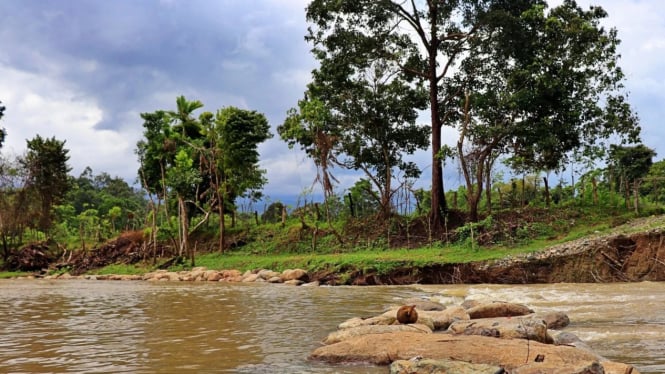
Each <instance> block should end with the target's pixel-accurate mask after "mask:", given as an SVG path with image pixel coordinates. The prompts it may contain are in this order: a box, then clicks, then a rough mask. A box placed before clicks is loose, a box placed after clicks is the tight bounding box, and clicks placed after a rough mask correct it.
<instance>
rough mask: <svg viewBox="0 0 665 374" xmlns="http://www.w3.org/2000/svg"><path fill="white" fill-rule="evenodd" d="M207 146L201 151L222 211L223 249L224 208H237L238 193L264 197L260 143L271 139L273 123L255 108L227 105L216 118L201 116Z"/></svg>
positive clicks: (221, 246) (221, 238)
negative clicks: (262, 191)
mask: <svg viewBox="0 0 665 374" xmlns="http://www.w3.org/2000/svg"><path fill="white" fill-rule="evenodd" d="M201 121H202V123H203V134H204V136H205V140H206V144H207V146H208V148H207V150H205V151H204V152H203V153H202V154H203V156H204V157H205V159H206V162H207V164H208V169H209V174H210V176H211V189H212V190H213V191H214V193H213V196H214V198H215V199H216V206H217V211H218V214H219V222H220V223H219V250H220V251H223V250H224V233H225V226H224V211H225V209H227V208H228V207H231V209H230V210H232V211H235V208H233V207H235V200H236V198H237V197H238V196H245V197H249V198H252V199H258V198H260V197H261V192H260V190H261V188H262V187H263V185H264V184H265V183H266V179H265V170H263V169H260V168H259V152H258V145H259V144H260V143H263V142H264V141H266V140H268V139H269V138H270V137H271V136H272V135H271V134H270V126H269V124H268V120H267V119H266V117H265V116H264V115H263V114H261V113H258V112H256V111H249V110H243V109H239V108H236V107H227V108H223V109H220V110H218V111H217V113H216V114H215V118H214V120H213V119H212V118H211V117H210V116H206V117H205V118H204V117H202V120H201Z"/></svg>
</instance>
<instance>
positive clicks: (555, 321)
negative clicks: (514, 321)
mask: <svg viewBox="0 0 665 374" xmlns="http://www.w3.org/2000/svg"><path fill="white" fill-rule="evenodd" d="M521 318H531V319H539V320H543V321H544V322H545V324H546V325H547V328H548V329H552V330H560V329H562V328H564V327H566V326H568V325H569V324H570V318H568V315H566V313H564V312H548V313H533V314H527V315H525V316H524V317H521Z"/></svg>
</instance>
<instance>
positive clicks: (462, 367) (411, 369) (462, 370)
mask: <svg viewBox="0 0 665 374" xmlns="http://www.w3.org/2000/svg"><path fill="white" fill-rule="evenodd" d="M500 370H501V367H500V366H497V365H485V364H474V363H470V362H465V361H453V360H429V359H422V360H421V359H411V360H397V361H393V363H392V364H390V374H421V373H422V374H446V373H455V374H496V373H499V372H500Z"/></svg>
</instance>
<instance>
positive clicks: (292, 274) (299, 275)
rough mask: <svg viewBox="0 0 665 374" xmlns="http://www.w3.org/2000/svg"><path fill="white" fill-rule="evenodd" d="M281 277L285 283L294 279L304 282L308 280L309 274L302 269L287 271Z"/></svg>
mask: <svg viewBox="0 0 665 374" xmlns="http://www.w3.org/2000/svg"><path fill="white" fill-rule="evenodd" d="M281 277H282V279H284V281H285V282H286V281H290V280H294V279H297V280H301V281H303V282H305V281H307V280H308V279H307V278H308V276H307V272H306V271H305V270H302V269H286V270H284V271H283V272H282V275H281Z"/></svg>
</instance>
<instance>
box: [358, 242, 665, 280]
mask: <svg viewBox="0 0 665 374" xmlns="http://www.w3.org/2000/svg"><path fill="white" fill-rule="evenodd" d="M639 281H665V229H658V230H652V231H649V232H642V233H635V234H629V235H624V234H617V235H608V236H603V237H598V238H594V239H579V240H576V241H574V242H569V243H566V244H563V245H559V246H556V247H552V248H550V249H547V250H545V251H543V252H540V254H538V255H536V254H534V255H529V256H524V257H522V258H515V259H504V260H499V261H492V262H485V261H484V262H472V263H464V264H440V265H432V266H426V267H422V268H419V269H413V268H404V269H398V270H395V271H393V272H391V273H389V274H380V275H379V274H376V273H366V274H353V275H352V280H351V283H352V284H356V285H379V284H411V283H421V284H453V283H502V284H521V283H556V282H576V283H587V282H589V283H598V282H639Z"/></svg>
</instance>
